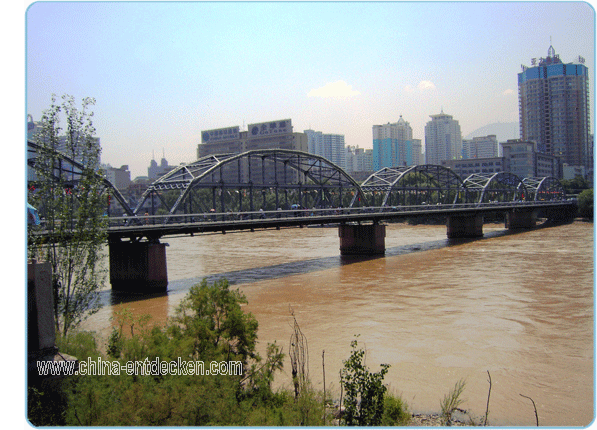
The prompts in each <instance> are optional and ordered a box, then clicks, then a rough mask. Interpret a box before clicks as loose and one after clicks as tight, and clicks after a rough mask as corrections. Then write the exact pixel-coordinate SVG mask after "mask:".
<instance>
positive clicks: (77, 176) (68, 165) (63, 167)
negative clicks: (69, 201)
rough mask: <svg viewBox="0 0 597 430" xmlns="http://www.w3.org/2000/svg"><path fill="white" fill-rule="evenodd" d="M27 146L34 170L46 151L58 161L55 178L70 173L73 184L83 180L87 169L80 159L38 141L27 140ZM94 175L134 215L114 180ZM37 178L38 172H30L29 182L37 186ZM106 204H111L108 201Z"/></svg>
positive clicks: (125, 209) (29, 159)
mask: <svg viewBox="0 0 597 430" xmlns="http://www.w3.org/2000/svg"><path fill="white" fill-rule="evenodd" d="M27 147H28V148H27V167H29V168H31V169H33V172H35V171H37V169H39V168H40V166H38V163H37V155H38V154H39V152H40V151H46V152H48V153H49V154H50V156H51V157H53V158H54V159H55V160H57V161H58V163H57V167H56V168H55V169H54V172H53V175H54V179H55V181H56V182H58V181H59V178H61V177H64V176H65V175H68V177H69V178H70V180H69V183H71V185H73V186H74V185H75V184H77V183H78V182H79V181H80V180H81V176H82V172H83V170H84V169H85V167H84V166H83V165H82V164H81V163H79V162H78V161H76V160H73V159H72V158H70V157H68V156H67V155H66V154H63V153H62V152H60V151H57V150H55V149H51V148H49V147H42V146H41V145H38V144H37V143H35V142H32V141H30V140H28V141H27ZM94 175H95V176H96V177H98V178H101V180H102V182H103V185H104V189H103V192H104V193H106V192H107V193H108V195H109V196H110V197H114V198H115V199H116V200H117V201H118V203H120V205H121V206H122V207H123V209H124V211H125V212H126V213H127V215H133V211H132V209H131V208H130V206H129V204H128V202H127V201H126V199H125V198H124V196H123V195H122V194H121V192H120V191H119V190H118V188H116V187H115V186H114V184H112V182H110V181H109V180H108V179H106V177H104V176H103V175H100V174H99V173H97V172H94ZM36 180H37V175H36V174H29V173H28V178H27V182H29V183H31V185H33V186H35V182H36ZM106 206H109V204H108V203H107V202H106ZM38 209H39V208H38Z"/></svg>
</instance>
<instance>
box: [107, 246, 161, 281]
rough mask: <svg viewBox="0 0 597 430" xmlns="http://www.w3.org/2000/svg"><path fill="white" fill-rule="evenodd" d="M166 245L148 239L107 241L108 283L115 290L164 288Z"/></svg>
mask: <svg viewBox="0 0 597 430" xmlns="http://www.w3.org/2000/svg"><path fill="white" fill-rule="evenodd" d="M166 246H167V244H165V243H160V242H159V241H157V240H153V241H149V242H138V241H129V242H122V241H118V242H110V244H109V251H110V283H111V284H112V289H113V290H116V291H126V292H135V293H158V292H165V291H166V289H167V287H168V270H167V267H166Z"/></svg>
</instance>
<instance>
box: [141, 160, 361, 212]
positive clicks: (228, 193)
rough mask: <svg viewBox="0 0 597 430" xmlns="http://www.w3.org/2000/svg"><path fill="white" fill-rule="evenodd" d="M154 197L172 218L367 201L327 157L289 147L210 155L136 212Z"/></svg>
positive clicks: (164, 183) (158, 185) (165, 183)
mask: <svg viewBox="0 0 597 430" xmlns="http://www.w3.org/2000/svg"><path fill="white" fill-rule="evenodd" d="M175 190H176V191H175ZM173 191H175V193H173ZM167 192H169V196H166V195H165V194H166V193H167ZM174 194H176V195H175V198H174V199H173V195H174ZM208 194H209V195H208ZM153 195H157V196H158V198H160V200H161V202H162V203H163V204H164V206H165V207H166V208H167V210H168V213H169V214H176V213H193V212H197V211H199V212H209V211H215V212H220V213H224V212H229V211H232V212H243V211H256V210H259V209H264V210H276V209H278V208H283V209H291V208H298V207H300V208H311V207H318V208H332V207H334V208H337V207H342V206H346V205H347V203H348V202H349V201H350V199H351V198H352V197H358V200H359V201H360V202H361V205H364V204H365V203H366V202H365V200H364V194H363V192H362V190H361V187H360V185H359V184H358V183H357V182H356V181H355V180H354V179H353V178H352V177H351V176H350V175H348V174H347V173H346V172H345V171H344V170H343V169H342V168H340V167H339V166H337V165H335V164H334V163H332V162H330V161H328V160H327V159H325V158H323V157H320V156H317V155H314V154H309V153H306V152H302V151H293V150H285V149H259V150H251V151H247V152H243V153H241V154H221V155H209V156H206V157H203V158H201V159H199V160H197V161H195V162H193V163H189V164H185V165H181V166H179V167H177V168H176V169H174V170H172V171H170V172H169V173H167V174H166V175H164V176H162V177H161V178H159V179H158V180H156V181H155V182H153V183H152V184H151V185H150V186H149V188H148V189H147V190H146V191H145V193H144V194H143V196H142V197H141V200H140V202H139V204H138V205H137V208H135V213H137V212H138V211H139V209H140V207H141V206H142V205H143V204H144V203H145V201H147V199H149V198H151V197H152V196H153Z"/></svg>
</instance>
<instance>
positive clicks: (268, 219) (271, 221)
mask: <svg viewBox="0 0 597 430" xmlns="http://www.w3.org/2000/svg"><path fill="white" fill-rule="evenodd" d="M573 205H576V202H575V201H544V202H508V203H484V204H457V205H423V206H406V207H394V208H379V207H375V208H353V209H337V210H334V209H313V210H291V211H270V212H243V213H241V214H239V213H236V214H233V213H209V214H185V215H164V216H141V217H114V218H111V219H110V223H111V225H110V227H109V229H108V236H109V238H110V240H118V239H120V238H127V237H130V238H140V237H147V238H152V239H158V238H160V237H163V236H171V235H182V234H195V233H197V234H200V233H209V232H223V233H225V232H226V231H238V230H255V229H267V228H286V227H300V226H309V225H326V224H346V223H379V222H382V221H385V220H393V219H404V218H413V217H426V216H433V215H440V216H448V215H466V214H486V213H504V212H508V211H512V210H539V209H547V208H551V209H553V208H558V207H561V208H564V207H570V206H573ZM125 222H126V223H128V224H133V223H134V225H122V224H124V223H125Z"/></svg>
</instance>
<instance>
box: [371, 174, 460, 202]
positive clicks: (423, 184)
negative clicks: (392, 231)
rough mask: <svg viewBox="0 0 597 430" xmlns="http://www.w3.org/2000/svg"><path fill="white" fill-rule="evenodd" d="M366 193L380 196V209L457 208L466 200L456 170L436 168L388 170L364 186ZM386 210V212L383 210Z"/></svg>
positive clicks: (372, 177) (376, 175) (373, 175)
mask: <svg viewBox="0 0 597 430" xmlns="http://www.w3.org/2000/svg"><path fill="white" fill-rule="evenodd" d="M361 188H362V189H363V192H364V193H372V194H373V200H374V201H375V195H376V194H377V193H379V194H380V195H381V196H382V201H381V204H380V206H381V207H382V208H383V207H391V206H398V205H401V206H406V205H421V204H454V203H457V202H458V201H459V200H463V199H464V198H465V195H464V194H465V193H464V191H465V187H464V184H463V181H462V179H461V178H460V176H458V174H456V173H455V172H454V171H453V170H452V169H449V168H447V167H445V166H440V165H435V164H421V165H415V166H403V167H384V168H383V169H380V170H378V171H377V172H375V173H373V174H372V175H371V176H369V177H368V178H367V179H366V180H365V181H364V182H363V183H362V184H361ZM382 210H383V209H382Z"/></svg>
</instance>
